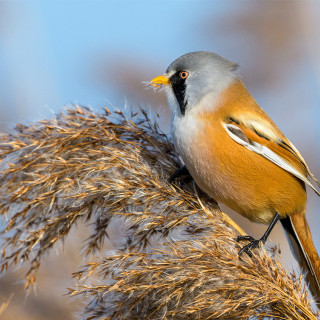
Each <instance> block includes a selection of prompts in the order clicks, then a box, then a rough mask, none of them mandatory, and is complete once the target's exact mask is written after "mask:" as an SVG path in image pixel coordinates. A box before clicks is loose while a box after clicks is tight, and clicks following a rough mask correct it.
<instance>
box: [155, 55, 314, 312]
mask: <svg viewBox="0 0 320 320" xmlns="http://www.w3.org/2000/svg"><path fill="white" fill-rule="evenodd" d="M238 69H239V66H238V64H236V63H234V62H231V61H229V60H227V59H225V58H223V57H222V56H220V55H218V54H216V53H212V52H207V51H196V52H190V53H187V54H184V55H182V56H180V57H179V58H177V59H176V60H174V61H173V62H172V63H171V64H170V65H169V67H168V68H167V70H166V72H165V74H163V75H161V76H158V77H155V78H154V79H153V80H151V82H150V84H151V85H152V86H154V87H156V88H163V89H164V91H165V92H166V95H167V98H168V103H169V106H170V109H171V135H172V141H173V144H174V147H175V149H176V150H177V152H178V154H179V155H180V157H181V158H182V160H183V162H184V165H185V167H184V168H182V169H181V168H180V169H179V170H180V172H182V171H186V170H187V171H188V172H189V173H190V175H191V176H192V178H193V180H194V181H195V183H196V184H197V185H198V187H199V188H200V189H201V190H202V191H203V192H205V193H206V194H207V195H209V196H210V197H211V198H213V199H215V200H216V201H218V202H220V203H223V204H225V205H227V206H228V207H230V208H231V209H233V210H235V211H236V212H238V213H240V214H241V215H243V216H244V217H246V218H248V219H249V220H251V221H253V222H257V223H262V224H266V225H268V228H267V230H266V232H265V233H264V234H263V236H262V237H261V238H260V239H254V238H253V237H251V236H239V237H238V241H242V240H249V241H250V242H249V243H248V244H247V245H245V246H244V247H243V248H242V249H241V250H240V251H239V255H240V256H241V255H242V254H244V253H247V254H249V255H250V254H251V252H252V250H253V249H255V248H258V247H259V246H260V245H261V244H264V243H265V242H266V240H267V238H268V236H269V234H270V232H271V230H272V228H273V227H274V225H275V224H276V223H277V221H278V220H280V222H281V224H282V227H283V229H284V230H285V232H286V234H287V238H288V241H289V244H290V248H291V249H292V251H293V254H294V256H295V257H296V259H297V260H298V262H299V264H300V266H301V267H302V268H303V270H306V271H307V273H306V281H307V283H308V285H309V289H310V292H311V294H312V296H313V297H314V300H315V302H316V303H317V305H318V306H319V305H320V259H319V255H318V253H317V250H316V248H315V246H314V243H313V240H312V236H311V233H310V229H309V226H308V222H307V220H306V217H305V214H306V202H307V196H306V186H309V187H311V188H312V189H313V190H314V191H315V192H316V193H317V194H318V195H319V196H320V193H319V187H320V184H319V182H318V180H317V179H316V178H315V176H314V175H313V174H312V173H311V171H310V169H309V167H308V165H307V164H306V162H305V160H304V159H303V157H302V155H301V154H300V153H299V151H298V150H297V149H296V147H295V146H294V145H293V144H292V143H291V142H290V141H289V139H288V138H286V137H285V135H284V134H283V133H282V132H281V131H280V129H279V128H278V127H277V126H276V124H275V123H274V122H273V121H272V119H271V118H270V117H269V116H268V115H267V114H266V112H265V111H264V110H263V109H262V108H261V107H260V106H259V105H258V103H257V102H256V101H255V99H254V98H253V96H252V95H251V94H250V93H249V91H248V90H247V88H246V87H245V85H244V84H243V82H242V81H241V79H240V76H239V72H238ZM184 169H185V170H184ZM178 174H179V172H178ZM178 174H177V173H175V174H174V177H176V176H177V175H178Z"/></svg>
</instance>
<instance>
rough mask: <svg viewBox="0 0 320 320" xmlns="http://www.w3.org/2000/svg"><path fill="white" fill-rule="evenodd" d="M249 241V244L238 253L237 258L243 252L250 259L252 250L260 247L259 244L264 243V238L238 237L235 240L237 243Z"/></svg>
mask: <svg viewBox="0 0 320 320" xmlns="http://www.w3.org/2000/svg"><path fill="white" fill-rule="evenodd" d="M245 240H247V241H250V243H248V244H247V245H245V246H244V247H243V248H242V249H241V250H240V251H239V253H238V255H239V256H241V255H242V254H243V253H244V252H245V253H246V254H247V255H248V256H250V257H252V253H251V251H252V249H256V248H259V247H260V244H261V243H262V244H264V243H265V242H266V240H265V238H264V237H262V238H261V239H258V240H256V239H254V238H253V237H251V236H238V238H237V242H240V241H245Z"/></svg>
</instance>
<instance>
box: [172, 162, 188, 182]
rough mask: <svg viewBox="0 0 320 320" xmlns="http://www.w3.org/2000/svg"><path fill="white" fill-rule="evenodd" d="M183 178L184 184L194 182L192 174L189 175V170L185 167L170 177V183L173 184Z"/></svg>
mask: <svg viewBox="0 0 320 320" xmlns="http://www.w3.org/2000/svg"><path fill="white" fill-rule="evenodd" d="M181 177H183V179H182V182H184V183H188V182H190V181H191V180H192V177H191V174H190V173H189V171H188V169H187V167H186V166H183V167H181V168H179V169H177V170H176V172H175V173H174V174H173V175H171V176H170V178H169V179H168V181H169V182H170V183H172V182H173V181H174V180H175V179H179V178H181Z"/></svg>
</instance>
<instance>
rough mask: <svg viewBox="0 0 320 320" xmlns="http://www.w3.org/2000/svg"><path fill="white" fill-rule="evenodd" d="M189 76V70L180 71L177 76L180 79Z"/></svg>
mask: <svg viewBox="0 0 320 320" xmlns="http://www.w3.org/2000/svg"><path fill="white" fill-rule="evenodd" d="M188 76H189V72H188V71H181V72H180V74H179V77H180V78H181V79H187V78H188Z"/></svg>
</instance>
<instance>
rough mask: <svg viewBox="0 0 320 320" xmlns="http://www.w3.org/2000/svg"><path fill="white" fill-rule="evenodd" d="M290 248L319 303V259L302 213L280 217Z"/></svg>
mask: <svg viewBox="0 0 320 320" xmlns="http://www.w3.org/2000/svg"><path fill="white" fill-rule="evenodd" d="M280 221H281V224H282V227H283V228H284V229H285V231H286V233H287V238H288V241H289V244H290V247H291V250H292V252H293V254H294V256H295V257H296V259H297V260H298V262H299V264H300V266H301V268H302V269H303V270H305V271H307V274H306V281H307V283H308V285H309V289H310V292H311V294H312V296H313V298H314V299H315V302H316V303H317V305H318V306H319V305H320V259H319V256H318V253H317V250H316V248H315V246H314V244H313V241H312V237H311V233H310V229H309V226H308V223H307V220H306V218H305V214H304V213H302V214H301V213H300V214H294V215H291V216H290V217H287V218H285V219H281V220H280Z"/></svg>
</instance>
